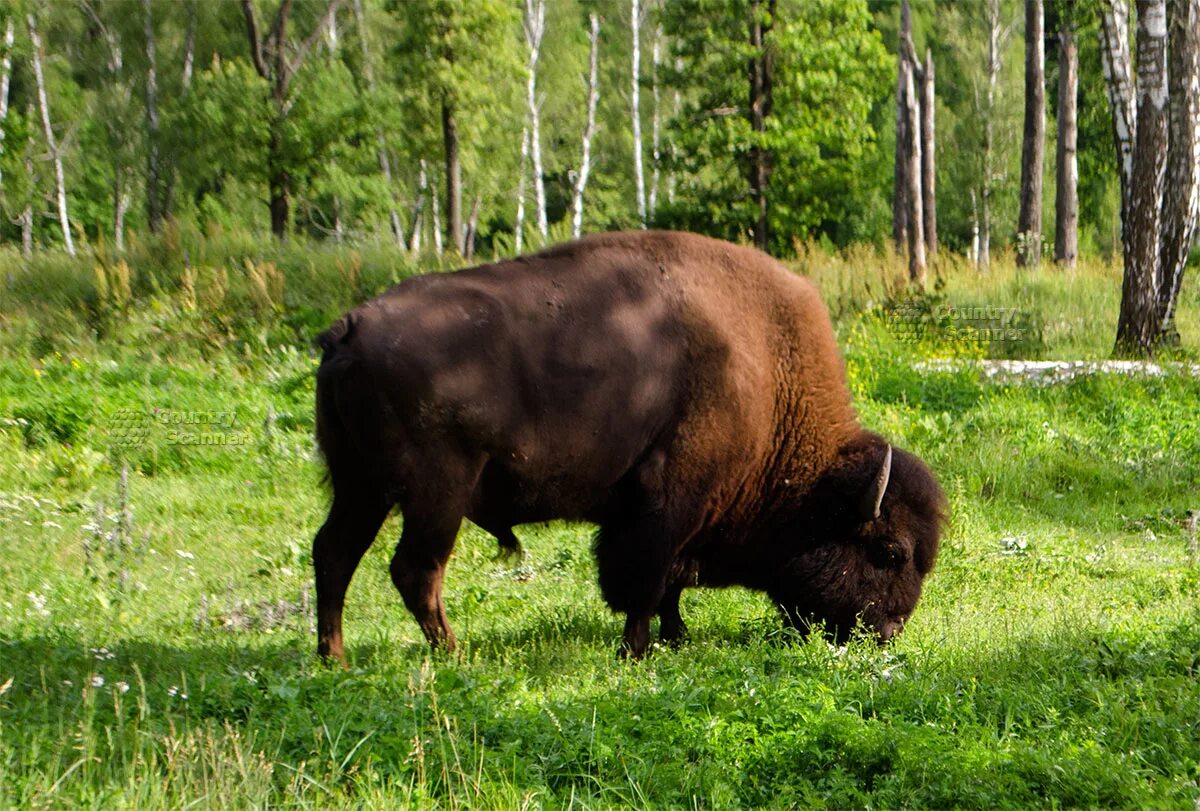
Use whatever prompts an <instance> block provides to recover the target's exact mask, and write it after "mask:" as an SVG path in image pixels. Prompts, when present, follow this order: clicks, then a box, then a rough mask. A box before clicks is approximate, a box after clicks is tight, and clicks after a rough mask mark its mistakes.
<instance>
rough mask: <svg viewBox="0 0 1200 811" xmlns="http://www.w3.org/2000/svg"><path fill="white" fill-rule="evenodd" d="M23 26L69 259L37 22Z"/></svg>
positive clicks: (67, 221)
mask: <svg viewBox="0 0 1200 811" xmlns="http://www.w3.org/2000/svg"><path fill="white" fill-rule="evenodd" d="M25 25H26V26H27V28H28V29H29V41H30V43H32V45H33V77H34V81H35V82H36V84H37V98H38V110H39V111H40V113H41V118H42V135H43V136H44V137H45V139H46V148H47V149H48V150H49V151H50V158H51V160H53V161H54V196H55V198H56V200H57V202H58V224H59V226H60V227H61V228H62V235H63V246H64V247H65V248H66V250H67V253H68V254H70V255H71V256H74V255H75V240H74V239H73V238H72V237H71V218H70V216H69V215H68V213H67V181H66V178H65V176H64V175H63V162H62V153H61V152H60V151H59V148H58V140H57V139H56V138H55V137H54V128H53V127H52V126H51V125H50V103H49V101H48V100H47V98H46V71H45V67H44V65H43V54H42V38H41V35H40V34H38V29H37V19H36V18H35V17H34V15H33V14H28V15H26V17H25Z"/></svg>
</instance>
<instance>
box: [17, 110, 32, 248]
mask: <svg viewBox="0 0 1200 811" xmlns="http://www.w3.org/2000/svg"><path fill="white" fill-rule="evenodd" d="M25 120H26V121H32V120H33V101H32V100H30V101H28V102H26V103H25ZM24 158H25V206H24V207H23V208H22V209H21V217H20V220H21V255H22V256H24V257H25V258H26V259H28V258H29V257H31V256H33V188H34V185H35V184H34V176H33V138H32V137H30V136H26V138H25V155H24Z"/></svg>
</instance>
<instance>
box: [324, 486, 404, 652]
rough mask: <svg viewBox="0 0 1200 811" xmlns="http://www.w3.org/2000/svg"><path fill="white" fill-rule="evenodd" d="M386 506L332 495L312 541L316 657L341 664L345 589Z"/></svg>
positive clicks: (375, 500)
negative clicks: (315, 595) (324, 516)
mask: <svg viewBox="0 0 1200 811" xmlns="http://www.w3.org/2000/svg"><path fill="white" fill-rule="evenodd" d="M388 508H389V505H388V504H387V503H386V502H385V501H384V500H383V499H380V498H368V497H364V496H363V495H361V494H355V495H348V494H347V493H345V492H335V494H334V498H333V505H332V506H331V507H330V508H329V516H328V517H327V518H326V519H325V524H324V525H323V526H322V527H321V529H320V530H319V531H318V532H317V536H316V538H315V539H313V550H312V551H313V569H314V573H315V575H316V586H317V654H318V655H320V656H322V657H332V658H336V659H337V660H339V661H340V662H342V664H343V665H344V664H345V663H346V652H345V649H344V647H343V644H342V607H343V605H344V604H345V600H346V589H347V587H348V586H349V585H350V578H351V577H352V576H353V575H354V570H355V569H357V568H358V563H359V561H360V560H362V556H363V553H365V552H366V551H367V548H368V547H370V545H371V542H372V541H374V540H375V535H376V534H377V533H378V532H379V528H380V526H382V525H383V521H384V519H385V518H387V512H388Z"/></svg>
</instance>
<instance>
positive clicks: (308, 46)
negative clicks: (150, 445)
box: [144, 0, 342, 238]
mask: <svg viewBox="0 0 1200 811" xmlns="http://www.w3.org/2000/svg"><path fill="white" fill-rule="evenodd" d="M144 1H148V0H144ZM341 4H342V0H329V4H328V5H327V6H326V8H325V12H324V13H323V14H322V15H321V17H320V18H318V20H317V22H316V24H315V25H314V26H313V28H312V30H311V31H310V32H309V33H308V36H306V37H305V38H304V39H303V40H301V41H300V42H298V43H297V42H295V41H293V40H292V39H291V38H290V36H289V35H288V30H287V29H288V24H289V22H290V20H291V14H292V0H281V2H280V4H279V8H278V10H277V11H276V12H275V19H274V21H273V22H272V23H271V28H270V30H268V31H267V33H266V34H265V35H264V34H261V33H260V32H259V26H258V18H257V16H256V15H255V12H254V3H253V2H252V0H242V16H243V17H244V19H245V22H246V37H247V39H248V40H249V44H250V61H251V63H252V64H253V65H254V69H255V70H256V71H258V75H259V76H261V77H262V78H263V79H264V80H266V82H267V83H268V85H269V86H270V88H271V102H272V108H273V109H272V113H273V114H272V116H271V121H270V124H269V126H270V135H269V138H268V141H267V185H268V191H269V195H270V208H271V232H272V233H273V234H275V236H276V237H279V238H283V237H284V236H286V234H287V230H288V224H289V222H290V220H291V195H292V172H291V167H290V166H289V165H288V162H287V157H286V155H285V154H284V152H285V128H286V125H287V119H288V114H289V113H290V112H291V110H292V105H293V103H294V99H293V98H292V80H293V79H295V77H296V73H297V71H299V70H300V67H301V65H303V64H304V60H305V58H306V57H307V56H308V54H309V51H311V50H312V47H313V45H315V44H316V43H317V41H318V40H319V39H320V37H321V34H322V32H323V31H324V30H325V28H326V27H327V26H328V25H329V24H330V22H331V21H332V19H333V17H334V15H335V14H337V10H338V7H339V6H340V5H341Z"/></svg>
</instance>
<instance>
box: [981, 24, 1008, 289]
mask: <svg viewBox="0 0 1200 811" xmlns="http://www.w3.org/2000/svg"><path fill="white" fill-rule="evenodd" d="M987 27H988V61H987V102H986V106H985V108H984V111H983V116H984V120H983V184H982V189H981V194H980V198H981V202H980V205H979V254H978V256H979V261H978V264H979V269H980V270H981V271H985V272H986V271H987V270H989V269H990V268H991V266H992V184H993V183H994V182H995V176H994V172H993V168H992V140H993V137H992V136H993V127H994V123H995V122H994V121H993V119H994V118H995V112H996V84H997V81H998V80H999V78H1000V69H1001V67H1002V62H1001V54H1002V53H1003V46H1004V40H1005V39H1006V38H1007V32H1006V31H1004V30H1003V29H1002V26H1001V23H1000V0H988V4H987Z"/></svg>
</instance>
